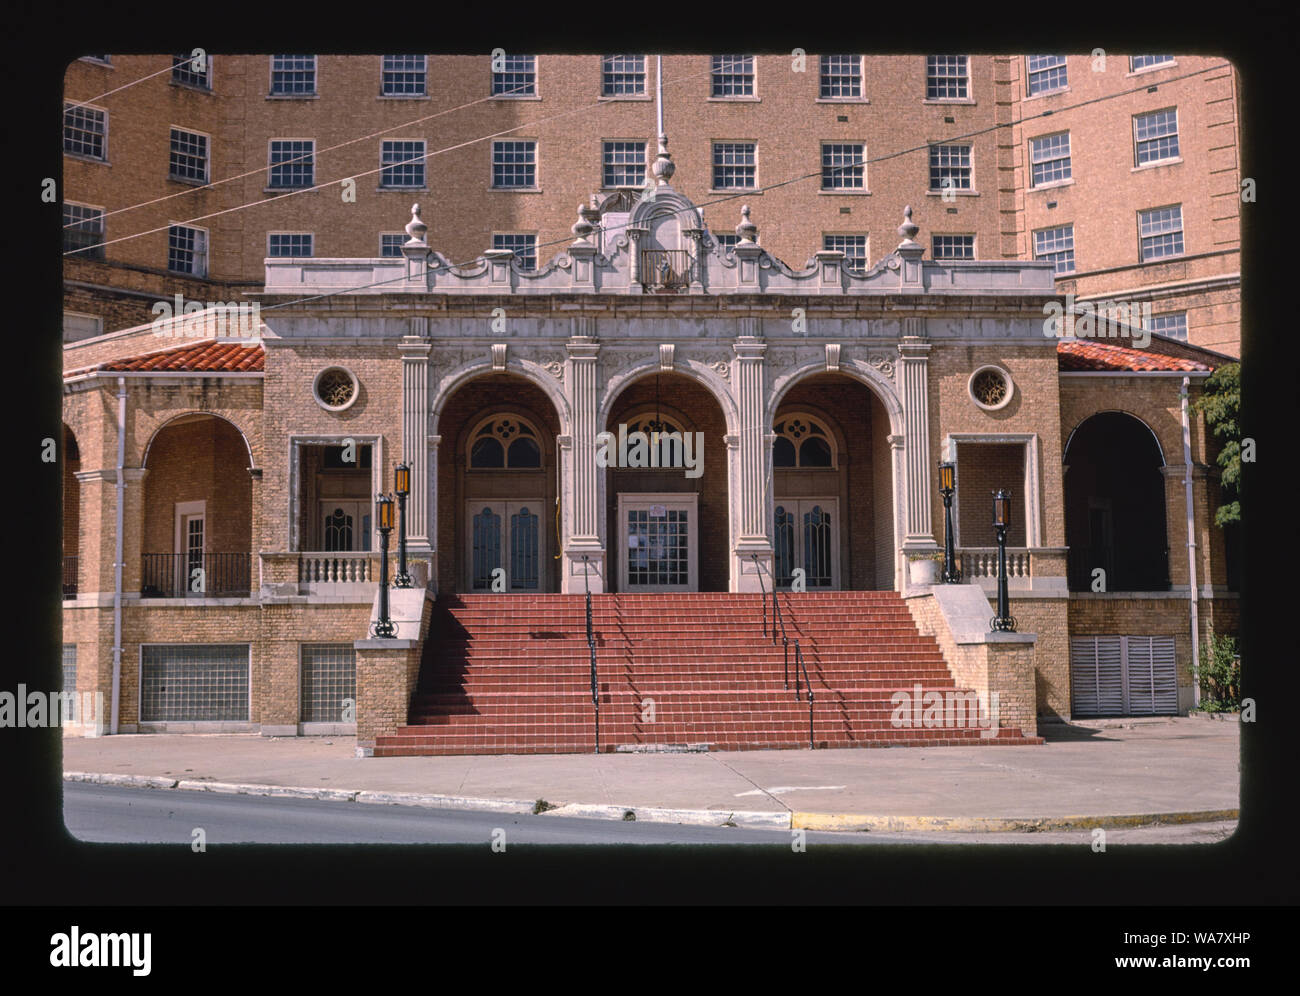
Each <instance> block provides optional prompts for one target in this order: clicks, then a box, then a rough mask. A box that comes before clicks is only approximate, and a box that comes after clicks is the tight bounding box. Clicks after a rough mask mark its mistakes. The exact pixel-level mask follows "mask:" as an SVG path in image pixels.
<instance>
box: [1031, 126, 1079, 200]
mask: <svg viewBox="0 0 1300 996" xmlns="http://www.w3.org/2000/svg"><path fill="white" fill-rule="evenodd" d="M1068 179H1070V133H1069V132H1068V131H1063V132H1060V133H1059V134H1056V135H1043V136H1042V137H1040V138H1031V139H1030V140H1029V185H1030V186H1031V187H1041V186H1044V185H1045V184H1048V183H1060V182H1061V181H1062V180H1068Z"/></svg>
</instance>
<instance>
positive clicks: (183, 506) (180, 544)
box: [172, 500, 208, 553]
mask: <svg viewBox="0 0 1300 996" xmlns="http://www.w3.org/2000/svg"><path fill="white" fill-rule="evenodd" d="M175 508H176V513H175V516H174V519H175V523H176V531H175V539H176V544H175V546H173V547H172V552H173V553H188V552H189V550H188V548H187V547H186V545H185V529H184V527H183V523H184V521H185V519H186V518H190V517H194V516H201V517H202V518H203V552H204V553H207V551H208V503H207V501H206V500H203V501H178V502H176V503H175Z"/></svg>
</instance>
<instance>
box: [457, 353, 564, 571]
mask: <svg viewBox="0 0 1300 996" xmlns="http://www.w3.org/2000/svg"><path fill="white" fill-rule="evenodd" d="M438 431H439V435H440V436H441V442H440V444H439V447H438V550H439V558H438V574H439V588H440V589H441V590H443V591H457V592H492V591H498V592H502V591H504V592H513V593H517V594H530V593H531V594H537V593H541V592H554V591H558V590H559V567H558V563H559V562H558V560H557V555H558V554H559V553H560V540H559V536H560V527H559V523H560V506H559V502H558V500H557V495H558V493H559V492H558V490H557V487H556V466H557V462H556V461H557V457H556V438H557V436H559V434H560V420H559V417H558V416H557V414H556V411H555V406H554V404H552V402H551V400H550V398H548V397H547V396H546V394H545V393H544V392H543V391H542V390H541V389H540V388H539V387H537V386H536V385H535V384H533V383H532V382H531V381H529V380H527V379H525V378H523V377H518V376H515V375H513V374H502V373H490V374H484V375H483V376H480V377H477V378H474V379H472V380H470V381H467V382H466V383H464V384H462V385H461V386H460V387H459V388H457V389H456V391H455V392H454V393H453V394H452V395H451V396H450V397H449V398H448V399H447V402H446V404H445V405H443V407H442V410H441V412H440V413H439V415H438Z"/></svg>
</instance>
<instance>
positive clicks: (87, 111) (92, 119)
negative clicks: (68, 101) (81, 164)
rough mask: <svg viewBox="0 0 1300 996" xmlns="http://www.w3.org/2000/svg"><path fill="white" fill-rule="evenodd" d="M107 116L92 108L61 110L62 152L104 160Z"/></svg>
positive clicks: (67, 108) (105, 113)
mask: <svg viewBox="0 0 1300 996" xmlns="http://www.w3.org/2000/svg"><path fill="white" fill-rule="evenodd" d="M107 138H108V114H107V112H105V111H99V110H96V109H95V108H93V107H65V108H64V109H63V151H64V152H71V153H74V154H76V155H78V156H89V157H90V158H91V159H103V158H105V155H106V154H105V151H104V149H105V146H106V144H107Z"/></svg>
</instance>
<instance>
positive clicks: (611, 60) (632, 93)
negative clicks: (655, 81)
mask: <svg viewBox="0 0 1300 996" xmlns="http://www.w3.org/2000/svg"><path fill="white" fill-rule="evenodd" d="M645 94H646V72H645V56H644V55H606V56H604V57H603V58H602V59H601V60H600V95H601V96H602V97H642V96H645Z"/></svg>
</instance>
